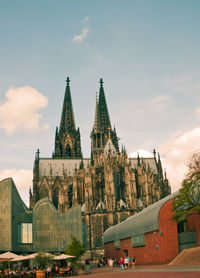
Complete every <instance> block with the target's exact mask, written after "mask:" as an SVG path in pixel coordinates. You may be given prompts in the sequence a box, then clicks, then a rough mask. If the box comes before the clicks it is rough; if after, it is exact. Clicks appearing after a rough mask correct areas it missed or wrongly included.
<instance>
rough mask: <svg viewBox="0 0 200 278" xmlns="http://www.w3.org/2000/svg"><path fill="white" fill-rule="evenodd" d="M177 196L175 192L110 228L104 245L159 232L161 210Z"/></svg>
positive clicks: (106, 233)
mask: <svg viewBox="0 0 200 278" xmlns="http://www.w3.org/2000/svg"><path fill="white" fill-rule="evenodd" d="M177 194H178V192H175V193H173V194H171V195H169V196H167V197H165V198H163V199H161V200H159V201H158V202H156V203H154V204H152V205H150V206H148V207H147V208H145V209H143V210H142V211H140V212H138V213H137V214H135V215H132V216H130V217H128V218H127V219H126V220H125V221H123V222H121V223H120V224H117V225H115V226H112V227H110V228H108V229H107V230H106V231H105V233H104V235H103V239H104V243H106V242H111V241H115V240H120V239H123V238H129V237H132V236H136V235H140V234H145V233H148V232H152V231H155V230H158V229H159V223H158V217H159V212H160V209H161V208H162V206H163V205H164V204H165V203H166V202H167V201H169V200H171V199H172V198H174V196H175V195H177Z"/></svg>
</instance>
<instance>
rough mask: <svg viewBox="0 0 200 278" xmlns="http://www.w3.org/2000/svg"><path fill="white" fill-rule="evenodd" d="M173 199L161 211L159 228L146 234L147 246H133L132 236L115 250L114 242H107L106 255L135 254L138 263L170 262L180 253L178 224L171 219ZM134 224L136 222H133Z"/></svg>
mask: <svg viewBox="0 0 200 278" xmlns="http://www.w3.org/2000/svg"><path fill="white" fill-rule="evenodd" d="M171 208H172V200H170V201H168V202H166V203H165V204H164V205H163V206H162V208H161V210H160V213H159V228H160V229H159V230H156V231H153V232H150V233H146V234H145V246H142V247H136V248H133V247H132V242H131V238H126V239H122V240H121V241H120V250H115V248H114V242H110V243H106V244H105V257H106V258H108V257H113V258H116V259H117V260H119V258H120V257H121V256H122V257H124V256H125V253H124V250H127V251H128V255H129V256H135V257H136V261H137V264H163V263H167V262H170V261H171V260H172V259H174V258H175V257H176V256H177V255H178V233H177V224H176V222H175V221H171V220H170V219H171V217H172V211H171ZM133 225H134V224H133Z"/></svg>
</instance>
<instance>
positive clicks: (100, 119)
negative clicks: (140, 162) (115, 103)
mask: <svg viewBox="0 0 200 278" xmlns="http://www.w3.org/2000/svg"><path fill="white" fill-rule="evenodd" d="M99 83H100V89H99V98H97V96H96V108H95V119H94V126H93V130H92V134H91V138H92V135H94V137H95V141H96V142H97V137H98V142H97V145H98V146H99V147H101V148H102V147H103V146H105V143H106V138H108V135H109V138H110V135H111V137H113V136H114V137H113V140H114V141H115V143H116V144H117V149H118V141H117V140H118V139H117V136H116V132H115V130H114V131H112V130H111V123H110V117H109V114H108V108H107V104H106V98H105V94H104V88H103V83H104V82H103V79H102V78H101V79H100V82H99ZM100 134H101V138H99V136H100ZM93 139H94V138H92V140H93ZM53 157H54V158H82V151H81V143H80V131H79V128H78V129H76V126H75V120H74V112H73V106H72V99H71V92H70V79H69V77H67V79H66V89H65V96H64V101H63V108H62V115H61V120H60V127H59V129H58V127H57V128H56V134H55V151H54V153H53Z"/></svg>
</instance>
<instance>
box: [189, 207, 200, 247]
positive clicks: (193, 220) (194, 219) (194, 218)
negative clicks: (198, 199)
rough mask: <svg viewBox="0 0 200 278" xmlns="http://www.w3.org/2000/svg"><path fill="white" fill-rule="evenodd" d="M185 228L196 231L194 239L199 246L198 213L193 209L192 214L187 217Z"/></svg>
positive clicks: (199, 223)
mask: <svg viewBox="0 0 200 278" xmlns="http://www.w3.org/2000/svg"><path fill="white" fill-rule="evenodd" d="M187 230H188V231H196V239H197V245H196V246H200V215H199V214H198V212H197V211H194V214H192V215H191V216H190V217H189V218H188V219H187Z"/></svg>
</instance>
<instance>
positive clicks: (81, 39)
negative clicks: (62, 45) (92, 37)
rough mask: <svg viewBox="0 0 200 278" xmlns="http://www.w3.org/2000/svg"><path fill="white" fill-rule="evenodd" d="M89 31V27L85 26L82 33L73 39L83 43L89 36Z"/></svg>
mask: <svg viewBox="0 0 200 278" xmlns="http://www.w3.org/2000/svg"><path fill="white" fill-rule="evenodd" d="M88 31H89V28H84V29H83V30H82V34H81V35H76V36H74V38H73V41H75V42H77V43H81V42H82V41H83V40H84V39H85V38H86V37H87V34H88Z"/></svg>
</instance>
